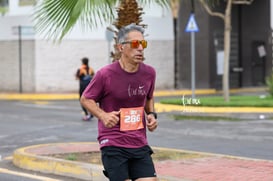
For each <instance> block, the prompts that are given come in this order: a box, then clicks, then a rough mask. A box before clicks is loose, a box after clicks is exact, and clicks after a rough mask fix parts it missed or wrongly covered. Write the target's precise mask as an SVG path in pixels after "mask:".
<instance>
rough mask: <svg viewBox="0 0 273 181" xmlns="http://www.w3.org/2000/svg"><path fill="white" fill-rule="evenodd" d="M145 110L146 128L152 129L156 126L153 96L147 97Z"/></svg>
mask: <svg viewBox="0 0 273 181" xmlns="http://www.w3.org/2000/svg"><path fill="white" fill-rule="evenodd" d="M145 112H146V113H147V128H148V130H149V131H154V130H155V129H156V128H157V120H156V119H157V114H156V112H155V109H154V98H151V99H147V101H146V105H145Z"/></svg>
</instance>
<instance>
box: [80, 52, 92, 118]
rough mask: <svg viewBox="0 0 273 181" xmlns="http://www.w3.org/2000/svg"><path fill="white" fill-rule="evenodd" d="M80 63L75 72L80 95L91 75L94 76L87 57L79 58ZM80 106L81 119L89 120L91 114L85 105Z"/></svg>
mask: <svg viewBox="0 0 273 181" xmlns="http://www.w3.org/2000/svg"><path fill="white" fill-rule="evenodd" d="M81 62H82V65H81V67H80V68H79V69H78V70H77V72H76V79H77V80H79V96H80V97H81V96H82V93H83V91H84V90H85V88H86V87H87V85H88V84H89V83H90V81H91V79H92V77H93V76H94V74H95V72H94V70H93V69H92V67H90V66H89V59H88V58H87V57H84V58H82V59H81ZM81 108H82V110H83V112H84V116H83V118H82V120H83V121H89V120H90V119H91V118H92V117H93V115H92V114H89V113H88V111H87V110H86V109H85V107H84V106H83V105H82V104H81Z"/></svg>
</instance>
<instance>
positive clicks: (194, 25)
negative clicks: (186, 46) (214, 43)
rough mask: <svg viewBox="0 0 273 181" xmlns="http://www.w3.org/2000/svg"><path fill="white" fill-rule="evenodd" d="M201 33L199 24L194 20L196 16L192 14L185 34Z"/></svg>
mask: <svg viewBox="0 0 273 181" xmlns="http://www.w3.org/2000/svg"><path fill="white" fill-rule="evenodd" d="M198 31H199V28H198V26H197V23H196V21H195V18H194V14H191V16H190V18H189V20H188V24H187V26H186V29H185V32H187V33H188V32H198Z"/></svg>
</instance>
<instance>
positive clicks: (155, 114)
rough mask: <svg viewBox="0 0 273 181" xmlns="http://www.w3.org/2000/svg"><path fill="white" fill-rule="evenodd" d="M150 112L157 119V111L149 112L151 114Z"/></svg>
mask: <svg viewBox="0 0 273 181" xmlns="http://www.w3.org/2000/svg"><path fill="white" fill-rule="evenodd" d="M149 114H152V115H154V117H155V119H157V113H156V112H148V115H149Z"/></svg>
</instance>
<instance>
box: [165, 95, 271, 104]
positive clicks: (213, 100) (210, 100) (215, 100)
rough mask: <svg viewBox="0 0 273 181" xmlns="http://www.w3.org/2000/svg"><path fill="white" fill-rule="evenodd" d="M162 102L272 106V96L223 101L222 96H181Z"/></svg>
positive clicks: (236, 97) (239, 97)
mask: <svg viewBox="0 0 273 181" xmlns="http://www.w3.org/2000/svg"><path fill="white" fill-rule="evenodd" d="M160 103H162V104H175V105H185V106H209V107H273V97H272V96H230V101H229V102H225V101H224V98H223V97H222V96H207V97H200V98H195V99H192V98H191V97H181V98H174V99H162V100H160Z"/></svg>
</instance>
